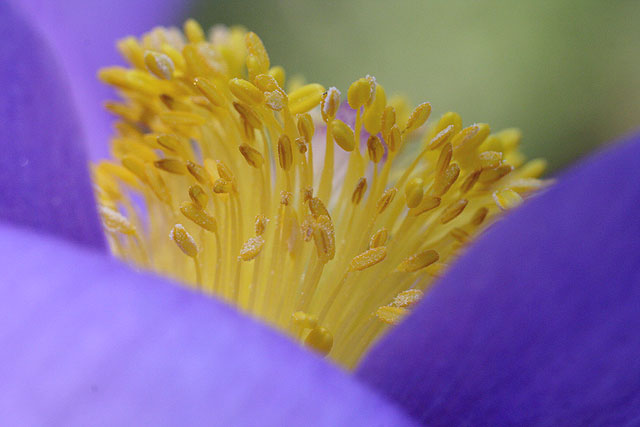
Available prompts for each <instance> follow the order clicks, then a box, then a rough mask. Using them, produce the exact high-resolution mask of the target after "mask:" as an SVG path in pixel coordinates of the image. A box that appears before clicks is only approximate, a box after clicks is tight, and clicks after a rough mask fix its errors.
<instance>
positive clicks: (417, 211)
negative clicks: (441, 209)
mask: <svg viewBox="0 0 640 427" xmlns="http://www.w3.org/2000/svg"><path fill="white" fill-rule="evenodd" d="M438 206H440V197H435V196H431V195H427V194H425V195H424V196H422V200H421V201H420V204H419V205H418V206H416V207H415V208H413V209H411V210H410V211H409V214H410V215H412V216H418V215H421V214H423V213H425V212H428V211H430V210H432V209H435V208H437V207H438Z"/></svg>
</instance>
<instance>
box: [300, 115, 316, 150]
mask: <svg viewBox="0 0 640 427" xmlns="http://www.w3.org/2000/svg"><path fill="white" fill-rule="evenodd" d="M314 131H315V130H314V126H313V119H312V118H311V115H309V114H308V113H305V114H300V115H299V116H298V133H299V134H300V136H301V137H303V138H304V139H305V141H306V142H307V143H309V144H310V143H311V140H312V139H313V133H314Z"/></svg>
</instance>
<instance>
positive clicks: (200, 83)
mask: <svg viewBox="0 0 640 427" xmlns="http://www.w3.org/2000/svg"><path fill="white" fill-rule="evenodd" d="M193 85H194V86H195V87H196V89H198V90H199V91H200V93H201V94H202V95H204V97H205V98H207V99H208V100H209V102H211V103H212V104H213V105H215V106H216V107H222V106H224V104H225V98H224V96H223V95H222V92H221V91H220V89H218V87H217V86H216V85H215V84H214V83H213V82H211V81H210V80H208V79H206V78H204V77H196V78H195V79H193Z"/></svg>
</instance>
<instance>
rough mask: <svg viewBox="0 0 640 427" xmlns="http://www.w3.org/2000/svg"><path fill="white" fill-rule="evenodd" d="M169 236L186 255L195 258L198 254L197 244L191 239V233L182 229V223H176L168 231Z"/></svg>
mask: <svg viewBox="0 0 640 427" xmlns="http://www.w3.org/2000/svg"><path fill="white" fill-rule="evenodd" d="M169 238H170V239H171V240H173V241H174V242H175V243H176V245H178V248H180V250H181V251H182V252H183V253H184V254H185V255H186V256H188V257H191V258H195V257H197V256H198V245H196V241H195V240H193V237H191V234H189V233H188V232H187V230H185V229H184V226H183V225H182V224H176V225H174V226H173V228H172V229H171V232H170V233H169Z"/></svg>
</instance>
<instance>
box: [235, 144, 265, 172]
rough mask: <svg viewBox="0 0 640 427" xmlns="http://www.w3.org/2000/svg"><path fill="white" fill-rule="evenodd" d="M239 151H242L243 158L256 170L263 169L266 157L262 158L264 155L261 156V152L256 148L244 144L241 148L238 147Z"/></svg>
mask: <svg viewBox="0 0 640 427" xmlns="http://www.w3.org/2000/svg"><path fill="white" fill-rule="evenodd" d="M238 149H239V150H240V153H241V154H242V157H244V159H245V160H246V161H247V163H249V164H250V165H251V166H253V167H254V168H261V167H262V165H263V164H264V157H262V154H260V152H259V151H258V150H256V149H255V148H253V147H251V146H249V145H247V144H242V145H241V146H240V147H238Z"/></svg>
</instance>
